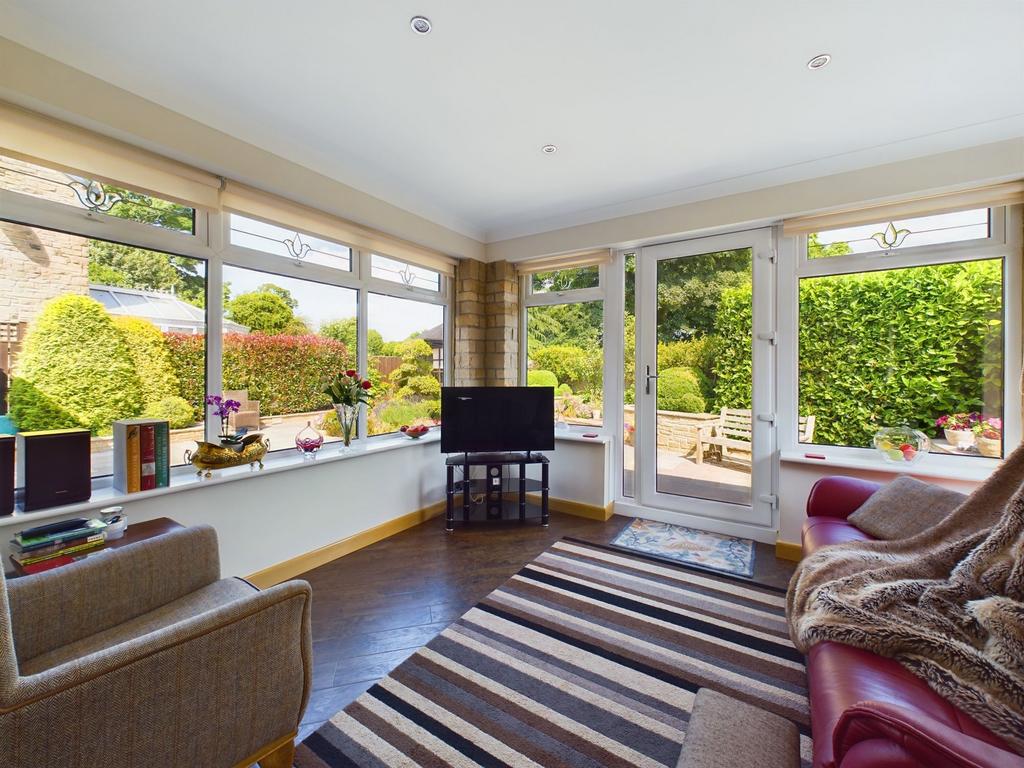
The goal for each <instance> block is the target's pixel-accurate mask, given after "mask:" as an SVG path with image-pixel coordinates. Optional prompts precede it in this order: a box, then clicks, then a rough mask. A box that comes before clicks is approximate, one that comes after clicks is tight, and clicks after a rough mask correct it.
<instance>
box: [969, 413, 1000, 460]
mask: <svg viewBox="0 0 1024 768" xmlns="http://www.w3.org/2000/svg"><path fill="white" fill-rule="evenodd" d="M971 431H972V432H973V433H974V441H975V444H976V445H977V446H978V453H980V454H981V455H982V456H989V457H991V458H995V459H998V458H999V457H1000V456H1001V455H1002V453H1003V420H1002V419H998V418H996V417H994V416H992V417H988V416H986V417H984V418H982V419H981V420H980V421H979V422H978V423H977V424H975V425H974V426H973V427H972V428H971Z"/></svg>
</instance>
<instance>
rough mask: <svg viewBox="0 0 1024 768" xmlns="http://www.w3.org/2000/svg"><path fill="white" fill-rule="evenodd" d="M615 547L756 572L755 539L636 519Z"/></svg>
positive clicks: (703, 565) (737, 571)
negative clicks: (753, 540)
mask: <svg viewBox="0 0 1024 768" xmlns="http://www.w3.org/2000/svg"><path fill="white" fill-rule="evenodd" d="M612 546H616V547H622V548H623V549H631V550H633V551H634V552H642V553H644V554H645V555H654V556H655V557H660V558H664V559H666V560H672V561H674V562H677V563H684V564H686V565H693V566H696V567H698V568H710V569H711V570H713V571H721V572H722V573H731V574H733V575H734V576H746V577H747V578H749V577H751V576H753V575H754V542H752V541H751V540H750V539H740V538H737V537H736V536H724V535H722V534H719V533H711V532H710V531H699V530H697V529H696V528H687V527H685V526H682V525H673V524H672V523H659V522H657V521H655V520H643V519H641V518H637V519H635V520H634V521H633V522H632V523H630V524H629V525H627V526H626V527H625V528H623V529H622V532H621V533H619V535H618V536H616V537H615V540H614V541H612Z"/></svg>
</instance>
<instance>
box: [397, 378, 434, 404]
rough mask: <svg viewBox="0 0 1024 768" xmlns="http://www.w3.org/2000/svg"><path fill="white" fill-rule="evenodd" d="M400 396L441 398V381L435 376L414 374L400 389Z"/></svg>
mask: <svg viewBox="0 0 1024 768" xmlns="http://www.w3.org/2000/svg"><path fill="white" fill-rule="evenodd" d="M398 397H400V398H401V399H403V400H409V399H420V400H439V399H440V398H441V383H440V382H439V381H438V380H437V379H436V378H434V377H433V376H413V377H412V378H411V379H409V380H408V381H407V382H405V386H404V387H402V388H401V389H400V390H398Z"/></svg>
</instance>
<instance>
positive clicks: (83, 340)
mask: <svg viewBox="0 0 1024 768" xmlns="http://www.w3.org/2000/svg"><path fill="white" fill-rule="evenodd" d="M15 377H16V379H15V382H14V386H13V388H12V391H11V393H10V396H9V402H10V410H11V416H12V418H13V420H14V423H15V424H17V425H18V428H19V429H20V430H22V431H29V430H35V429H55V428H59V427H71V426H79V427H85V428H87V429H89V430H90V431H91V432H92V433H93V434H100V433H104V434H107V433H109V432H110V431H111V424H112V423H113V422H114V421H115V420H116V419H123V418H127V417H131V416H135V415H136V414H138V413H139V411H140V410H141V409H142V406H143V396H142V386H141V384H140V382H139V377H138V375H137V374H136V372H135V366H134V363H133V361H132V356H131V354H130V352H129V350H128V346H127V344H125V341H124V338H123V336H122V335H121V333H120V332H119V331H118V329H117V328H116V327H115V325H114V322H113V321H112V320H111V318H110V315H108V314H107V311H106V310H105V309H104V308H103V305H102V304H100V303H99V302H98V301H95V300H93V299H90V298H89V297H87V296H75V295H68V296H60V297H58V298H56V299H52V300H51V301H49V302H47V303H46V304H45V305H44V306H43V309H42V311H41V312H40V314H39V315H38V317H36V319H35V320H34V321H33V323H32V324H31V325H30V326H29V330H28V334H27V335H26V337H25V344H24V347H23V349H22V351H21V354H20V356H19V360H18V367H17V370H16V371H15Z"/></svg>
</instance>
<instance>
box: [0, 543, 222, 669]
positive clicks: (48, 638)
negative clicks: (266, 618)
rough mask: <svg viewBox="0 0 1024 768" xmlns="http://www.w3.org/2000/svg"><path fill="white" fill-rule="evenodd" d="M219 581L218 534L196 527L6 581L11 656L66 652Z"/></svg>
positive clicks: (32, 656) (31, 656) (19, 656)
mask: <svg viewBox="0 0 1024 768" xmlns="http://www.w3.org/2000/svg"><path fill="white" fill-rule="evenodd" d="M219 578H220V559H219V553H218V549H217V534H216V532H215V531H214V530H213V528H210V527H209V526H195V527H192V528H183V529H181V530H175V531H171V532H169V533H165V534H163V535H161V536H155V537H153V538H151V539H146V540H144V541H140V542H136V543H135V544H129V545H127V546H124V547H119V548H117V549H111V550H109V551H107V552H102V553H98V554H96V555H93V556H90V557H88V558H87V559H85V560H82V561H80V562H77V563H72V564H71V565H67V566H65V567H63V568H56V569H54V570H52V571H45V572H43V573H39V574H35V575H33V576H26V577H24V578H21V579H12V580H11V581H9V582H7V597H8V600H9V603H10V612H11V628H12V631H13V635H14V645H15V649H16V651H17V656H18V658H19V659H31V658H35V657H36V656H40V655H42V654H44V653H46V652H48V651H52V650H53V649H55V648H60V647H61V646H64V645H70V644H71V643H73V642H75V641H77V640H81V639H82V638H84V637H88V636H89V635H94V634H96V633H97V632H102V631H104V630H106V629H110V628H111V627H114V626H117V625H118V624H123V623H124V622H126V621H128V620H130V619H133V618H135V617H136V616H141V615H142V614H144V613H148V612H149V611H152V610H154V609H156V608H159V607H160V606H162V605H166V604H167V603H170V602H172V601H174V600H177V599H178V598H180V597H184V596H185V595H187V594H189V593H191V592H195V591H196V590H197V589H199V588H200V587H205V586H207V585H208V584H212V583H213V582H215V581H217V580H218V579H219Z"/></svg>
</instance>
